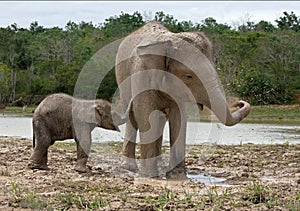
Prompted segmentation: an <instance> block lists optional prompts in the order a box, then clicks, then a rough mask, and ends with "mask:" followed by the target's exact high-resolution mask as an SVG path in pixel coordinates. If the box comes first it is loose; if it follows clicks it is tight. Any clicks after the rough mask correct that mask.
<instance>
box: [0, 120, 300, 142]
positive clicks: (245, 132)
mask: <svg viewBox="0 0 300 211" xmlns="http://www.w3.org/2000/svg"><path fill="white" fill-rule="evenodd" d="M124 128H125V127H124V125H122V126H121V127H120V129H121V132H120V133H119V132H115V131H109V130H104V129H100V128H95V129H94V131H93V132H92V139H93V141H94V142H107V141H122V140H123V136H124ZM0 136H13V137H22V138H29V139H32V118H31V117H20V116H13V115H3V116H1V117H0ZM168 140H169V132H168V124H166V127H165V130H164V144H166V145H168V143H169V141H168ZM207 142H209V143H217V144H222V145H231V144H245V143H253V144H283V143H289V144H299V143H300V126H299V125H283V124H243V123H240V124H237V125H235V126H232V127H226V126H223V125H222V124H220V123H208V122H188V124H187V144H202V143H207Z"/></svg>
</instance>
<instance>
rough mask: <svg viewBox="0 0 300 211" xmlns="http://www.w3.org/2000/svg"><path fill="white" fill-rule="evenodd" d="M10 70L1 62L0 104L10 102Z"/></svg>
mask: <svg viewBox="0 0 300 211" xmlns="http://www.w3.org/2000/svg"><path fill="white" fill-rule="evenodd" d="M10 74H11V72H10V69H9V68H8V67H7V66H6V65H5V64H3V63H2V62H0V103H6V102H8V99H9V95H10V88H11V84H10V83H11V81H10V78H11V76H10Z"/></svg>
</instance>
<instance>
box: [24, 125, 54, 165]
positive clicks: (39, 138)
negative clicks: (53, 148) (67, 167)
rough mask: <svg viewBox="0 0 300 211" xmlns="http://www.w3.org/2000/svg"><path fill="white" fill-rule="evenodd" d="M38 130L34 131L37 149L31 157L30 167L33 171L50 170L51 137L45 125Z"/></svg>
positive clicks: (35, 148)
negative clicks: (49, 151) (48, 163)
mask: <svg viewBox="0 0 300 211" xmlns="http://www.w3.org/2000/svg"><path fill="white" fill-rule="evenodd" d="M40 126H41V127H39V128H38V129H35V128H34V130H33V132H34V137H35V147H34V149H33V154H32V155H31V157H30V162H29V164H28V167H29V168H31V169H40V170H49V168H48V165H47V162H48V148H49V147H50V145H51V137H50V134H49V132H48V130H47V129H46V127H43V125H40Z"/></svg>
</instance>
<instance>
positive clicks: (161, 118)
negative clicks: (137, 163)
mask: <svg viewBox="0 0 300 211" xmlns="http://www.w3.org/2000/svg"><path fill="white" fill-rule="evenodd" d="M148 121H149V123H150V125H151V126H150V128H149V129H148V130H147V131H145V130H141V131H140V138H141V168H140V175H141V176H145V177H158V176H159V171H158V161H159V160H160V159H161V147H162V138H163V130H164V126H165V123H166V116H165V114H164V113H163V112H161V111H158V110H156V111H153V112H152V113H151V114H150V116H149V120H148Z"/></svg>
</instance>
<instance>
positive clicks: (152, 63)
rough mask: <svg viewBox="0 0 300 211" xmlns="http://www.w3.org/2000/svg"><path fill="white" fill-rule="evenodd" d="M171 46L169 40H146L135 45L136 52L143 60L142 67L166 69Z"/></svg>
mask: <svg viewBox="0 0 300 211" xmlns="http://www.w3.org/2000/svg"><path fill="white" fill-rule="evenodd" d="M171 48H172V42H171V41H170V40H165V41H157V40H156V41H147V42H142V43H141V44H140V45H139V46H138V47H137V49H136V53H137V55H138V56H139V58H141V60H142V61H143V65H144V67H143V68H144V69H158V70H167V68H168V58H169V54H170V49H171Z"/></svg>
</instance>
